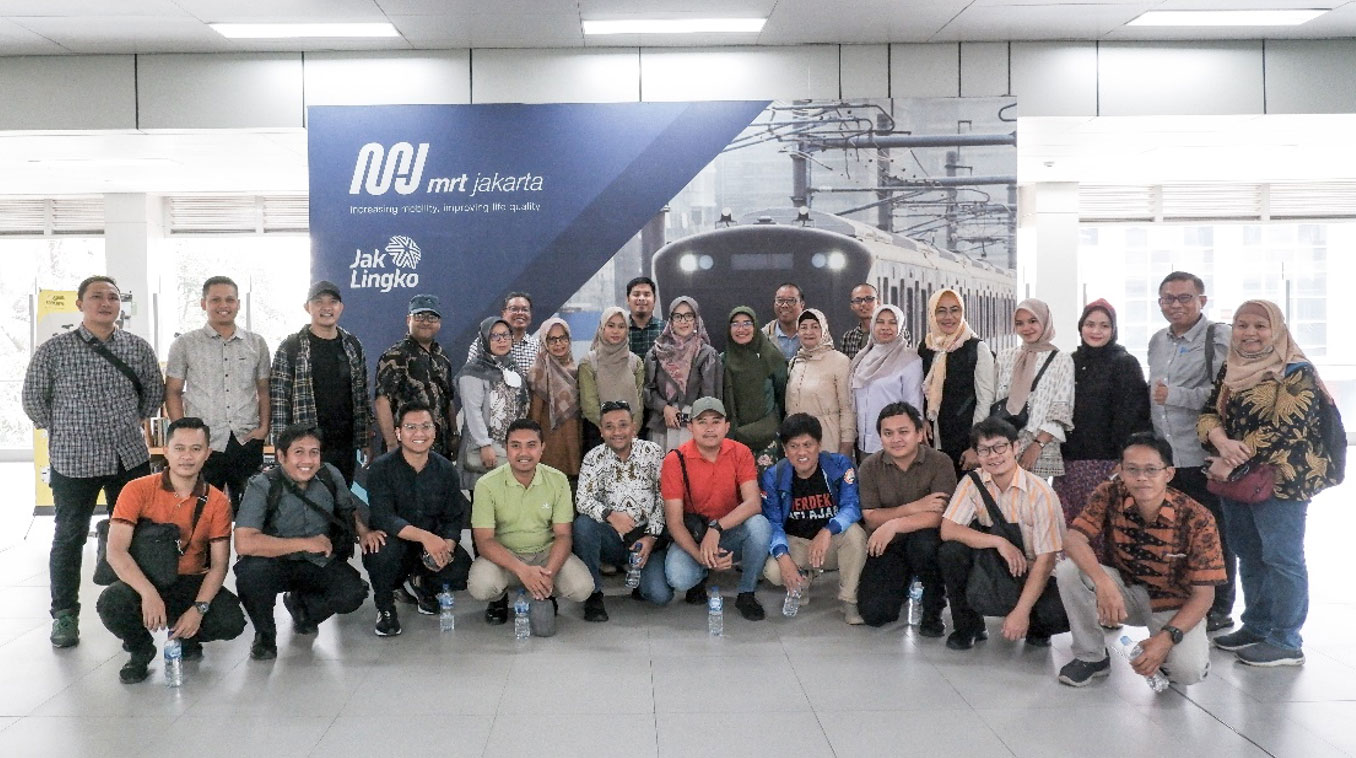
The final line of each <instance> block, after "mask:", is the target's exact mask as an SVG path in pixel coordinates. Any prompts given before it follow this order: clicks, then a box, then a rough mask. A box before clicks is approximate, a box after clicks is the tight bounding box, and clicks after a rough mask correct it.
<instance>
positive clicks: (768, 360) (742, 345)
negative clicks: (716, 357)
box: [721, 305, 786, 471]
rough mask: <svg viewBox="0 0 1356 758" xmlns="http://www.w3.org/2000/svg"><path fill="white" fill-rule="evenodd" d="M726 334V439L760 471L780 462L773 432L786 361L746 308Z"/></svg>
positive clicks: (738, 310)
mask: <svg viewBox="0 0 1356 758" xmlns="http://www.w3.org/2000/svg"><path fill="white" fill-rule="evenodd" d="M728 334H729V337H730V341H729V343H728V345H727V347H726V348H725V352H724V353H723V354H722V355H721V362H722V363H723V364H724V367H725V368H724V371H723V372H722V373H723V380H722V382H721V389H722V394H723V395H724V398H725V410H726V411H727V412H728V413H729V419H730V439H733V440H735V441H737V442H742V443H744V444H745V445H748V447H749V449H750V450H752V451H753V458H754V460H755V461H757V463H758V469H759V471H762V470H763V469H766V468H767V467H768V466H771V465H772V464H773V463H775V462H776V461H777V459H779V458H781V454H780V453H781V450H780V446H779V445H778V444H777V427H778V426H780V425H781V422H782V413H781V409H782V406H784V405H785V403H786V358H784V357H783V356H782V352H781V350H780V349H778V347H777V345H776V343H774V342H773V341H772V340H771V339H770V338H769V337H768V336H767V335H766V334H764V333H763V332H762V331H760V330H759V329H758V317H757V315H756V314H755V313H754V312H753V309H752V308H750V307H748V306H747V305H741V306H739V307H737V308H735V309H734V310H732V311H730V320H729V333H728Z"/></svg>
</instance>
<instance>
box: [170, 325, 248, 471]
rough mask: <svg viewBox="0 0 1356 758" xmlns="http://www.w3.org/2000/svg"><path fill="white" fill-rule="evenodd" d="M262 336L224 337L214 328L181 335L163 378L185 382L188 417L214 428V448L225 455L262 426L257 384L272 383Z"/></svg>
mask: <svg viewBox="0 0 1356 758" xmlns="http://www.w3.org/2000/svg"><path fill="white" fill-rule="evenodd" d="M269 355H270V354H269V352H268V345H267V344H266V343H265V342H264V338H263V337H260V336H259V335H257V334H254V333H253V332H247V331H245V330H244V329H240V328H237V329H236V330H235V334H232V335H231V336H230V337H222V336H221V335H220V334H218V333H217V330H216V329H213V328H212V327H211V326H210V325H209V326H204V327H203V328H201V329H194V330H193V331H191V332H185V333H183V334H181V335H179V336H178V337H177V338H176V339H175V340H174V343H173V344H171V345H170V351H169V361H168V362H166V364H165V375H166V376H170V377H173V378H175V379H181V380H183V382H184V415H185V416H197V417H198V418H200V419H202V420H203V421H205V422H207V426H208V427H209V428H211V430H212V440H211V444H212V449H213V450H215V451H217V452H219V453H221V452H225V451H226V444H227V442H229V441H230V435H232V434H234V435H235V437H236V439H237V440H242V439H243V438H244V437H245V435H247V434H249V433H250V432H252V431H254V430H255V429H257V428H258V427H259V385H258V382H260V381H264V382H267V381H268V375H269Z"/></svg>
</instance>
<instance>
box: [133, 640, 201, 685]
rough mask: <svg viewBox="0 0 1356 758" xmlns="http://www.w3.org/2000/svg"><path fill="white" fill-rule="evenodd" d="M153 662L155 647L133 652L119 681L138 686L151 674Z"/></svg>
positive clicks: (151, 646) (150, 646) (149, 646)
mask: <svg viewBox="0 0 1356 758" xmlns="http://www.w3.org/2000/svg"><path fill="white" fill-rule="evenodd" d="M199 655H201V652H199ZM153 660H155V645H148V646H147V647H146V648H145V649H143V650H133V651H132V657H131V658H130V659H128V661H127V663H124V664H123V666H122V668H121V669H119V670H118V679H120V680H122V683H123V684H136V683H137V682H141V681H145V679H146V677H147V676H149V675H150V673H151V670H150V665H151V661H153Z"/></svg>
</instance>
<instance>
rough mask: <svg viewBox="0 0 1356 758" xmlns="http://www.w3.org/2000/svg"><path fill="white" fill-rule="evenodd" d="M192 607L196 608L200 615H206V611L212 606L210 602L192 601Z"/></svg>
mask: <svg viewBox="0 0 1356 758" xmlns="http://www.w3.org/2000/svg"><path fill="white" fill-rule="evenodd" d="M193 607H194V608H197V609H198V613H201V614H202V615H204V616H206V615H207V611H208V610H209V609H210V608H211V607H212V604H211V603H194V604H193Z"/></svg>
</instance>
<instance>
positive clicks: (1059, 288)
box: [1017, 182, 1083, 350]
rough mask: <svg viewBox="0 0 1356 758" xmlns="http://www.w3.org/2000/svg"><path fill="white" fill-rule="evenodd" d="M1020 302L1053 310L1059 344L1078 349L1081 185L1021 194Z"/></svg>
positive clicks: (1041, 186) (1049, 185)
mask: <svg viewBox="0 0 1356 758" xmlns="http://www.w3.org/2000/svg"><path fill="white" fill-rule="evenodd" d="M1019 192H1020V195H1021V202H1020V203H1019V208H1020V212H1019V219H1018V229H1017V299H1018V300H1019V301H1020V300H1022V299H1023V298H1027V297H1034V298H1039V299H1041V300H1044V301H1045V302H1046V303H1048V304H1049V306H1050V314H1051V318H1052V319H1053V320H1054V322H1055V344H1056V345H1058V346H1059V348H1060V349H1061V350H1073V349H1074V348H1076V347H1078V342H1079V340H1078V329H1077V326H1076V325H1077V322H1078V315H1079V313H1081V312H1082V310H1083V303H1082V300H1081V298H1080V297H1079V293H1078V184H1077V183H1076V182H1040V183H1036V184H1030V185H1024V186H1022V187H1021V189H1020V190H1019Z"/></svg>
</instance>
